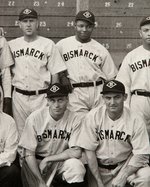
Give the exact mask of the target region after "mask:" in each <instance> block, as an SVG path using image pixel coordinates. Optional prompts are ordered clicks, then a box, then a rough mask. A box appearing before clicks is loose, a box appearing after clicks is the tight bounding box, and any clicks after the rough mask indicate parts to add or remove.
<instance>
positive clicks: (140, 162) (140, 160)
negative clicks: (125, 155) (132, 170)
mask: <svg viewBox="0 0 150 187" xmlns="http://www.w3.org/2000/svg"><path fill="white" fill-rule="evenodd" d="M148 163H149V155H144V154H143V155H133V156H132V157H131V159H130V161H129V163H128V165H130V166H133V167H139V168H141V167H144V166H146V165H147V164H148Z"/></svg>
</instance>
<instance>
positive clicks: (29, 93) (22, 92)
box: [14, 88, 47, 95]
mask: <svg viewBox="0 0 150 187" xmlns="http://www.w3.org/2000/svg"><path fill="white" fill-rule="evenodd" d="M14 89H15V90H16V92H18V93H21V94H23V95H39V94H44V93H46V92H47V89H43V90H37V91H36V90H34V91H33V90H32V91H28V90H21V89H19V88H14Z"/></svg>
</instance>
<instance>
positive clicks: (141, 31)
mask: <svg viewBox="0 0 150 187" xmlns="http://www.w3.org/2000/svg"><path fill="white" fill-rule="evenodd" d="M141 32H142V31H141V29H139V35H140V37H141V38H142V33H141Z"/></svg>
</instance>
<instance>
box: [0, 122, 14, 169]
mask: <svg viewBox="0 0 150 187" xmlns="http://www.w3.org/2000/svg"><path fill="white" fill-rule="evenodd" d="M17 146H18V131H17V128H16V124H15V121H14V120H13V119H12V120H11V123H10V125H9V128H8V132H7V138H6V141H5V145H4V151H3V152H2V153H0V166H1V165H3V164H4V165H8V166H9V165H11V163H12V162H13V161H14V160H15V158H16V152H17Z"/></svg>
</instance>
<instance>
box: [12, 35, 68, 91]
mask: <svg viewBox="0 0 150 187" xmlns="http://www.w3.org/2000/svg"><path fill="white" fill-rule="evenodd" d="M9 44H10V47H11V50H12V53H13V57H14V59H15V65H14V66H13V68H12V73H13V79H12V84H13V86H15V87H18V88H21V89H23V90H40V89H43V88H47V87H48V85H49V83H50V82H51V75H54V74H56V73H58V72H61V71H64V70H66V66H65V64H64V62H63V60H62V58H61V56H60V54H59V51H58V49H57V48H56V47H55V44H54V42H53V41H52V40H50V39H47V38H44V37H42V36H37V39H36V40H35V41H32V42H26V41H25V40H24V37H20V38H17V39H14V40H11V41H10V42H9Z"/></svg>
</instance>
